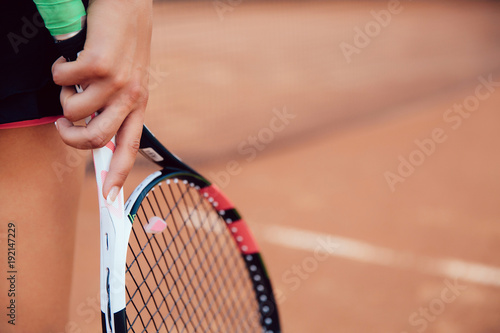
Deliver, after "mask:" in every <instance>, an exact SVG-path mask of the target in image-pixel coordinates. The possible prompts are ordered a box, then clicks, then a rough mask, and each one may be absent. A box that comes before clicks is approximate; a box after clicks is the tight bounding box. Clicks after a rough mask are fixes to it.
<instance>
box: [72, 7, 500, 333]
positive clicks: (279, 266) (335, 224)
mask: <svg viewBox="0 0 500 333" xmlns="http://www.w3.org/2000/svg"><path fill="white" fill-rule="evenodd" d="M499 17H500V3H498V2H494V1H490V2H479V1H469V2H462V1H460V2H457V1H455V2H451V1H449V2H447V1H418V2H417V1H413V2H412V1H404V0H402V1H400V2H387V1H371V2H361V1H307V2H306V1H272V2H265V1H250V0H242V1H225V0H220V1H162V2H156V3H155V17H154V20H155V23H154V36H153V57H152V62H151V85H150V89H151V98H150V104H149V108H148V111H147V116H146V124H148V126H149V127H150V128H151V129H152V131H153V132H154V133H156V135H157V136H158V137H159V139H160V140H161V141H162V142H164V143H165V144H166V145H167V147H168V148H169V149H171V150H172V151H173V152H175V153H176V154H177V155H179V156H181V157H182V158H183V159H184V160H185V161H186V162H188V164H191V165H193V166H194V167H195V169H198V170H200V171H201V172H202V173H203V174H205V175H207V176H208V177H209V178H212V180H213V181H214V182H215V183H217V184H218V185H219V187H221V188H223V189H224V191H225V192H226V193H227V194H228V196H229V197H231V198H232V199H233V201H234V202H235V204H236V206H237V207H239V210H240V211H241V212H242V213H243V215H244V216H245V218H246V220H247V221H248V223H249V224H250V226H251V227H252V229H253V230H254V233H255V236H256V238H257V240H258V242H259V244H260V246H261V250H262V253H263V255H264V258H265V260H266V263H267V267H268V269H269V273H270V275H271V279H272V282H273V284H274V287H275V289H276V293H277V295H276V296H277V298H278V302H279V306H280V309H279V310H280V312H281V320H282V326H283V329H284V332H286V333H302V332H321V333H333V332H346V333H366V332H370V333H382V332H384V333H386V332H393V333H417V332H418V333H422V332H428V333H470V332H475V333H494V332H500V259H499V258H500V255H499V254H500V224H499V222H500V153H499V146H500V132H499V130H498V128H499V124H500V112H499V111H500V89H499V88H500V25H499ZM89 165H90V164H89ZM154 170H155V169H154V167H153V166H151V165H149V164H148V163H147V162H146V161H145V159H143V158H142V157H139V158H138V160H137V165H136V168H135V169H134V171H133V174H132V175H131V176H130V177H129V179H128V181H127V186H126V195H127V194H128V193H130V192H131V191H132V190H133V188H134V187H135V186H136V185H137V184H138V183H139V182H140V180H141V179H142V178H144V176H145V175H147V174H149V173H150V172H152V171H154ZM93 177H94V176H93V174H92V170H91V167H90V166H89V169H88V172H87V181H86V182H85V188H84V195H83V202H82V203H81V207H82V209H81V214H80V216H79V221H78V223H79V226H78V238H77V244H76V246H77V247H76V263H75V268H74V270H75V271H74V290H73V295H72V309H71V310H72V323H70V325H69V326H68V330H67V332H99V331H100V315H99V305H98V290H99V286H98V285H99V283H98V275H99V260H98V258H99V253H98V251H99V245H98V239H99V236H98V234H99V231H98V225H99V223H98V221H99V216H98V208H97V198H96V194H95V192H96V188H95V182H94V180H93ZM83 207H85V209H83ZM150 333H152V332H150Z"/></svg>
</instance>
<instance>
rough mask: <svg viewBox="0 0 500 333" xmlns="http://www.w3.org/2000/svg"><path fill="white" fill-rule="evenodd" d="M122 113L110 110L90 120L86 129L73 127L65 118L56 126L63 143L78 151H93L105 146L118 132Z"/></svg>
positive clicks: (58, 121) (122, 116)
mask: <svg viewBox="0 0 500 333" xmlns="http://www.w3.org/2000/svg"><path fill="white" fill-rule="evenodd" d="M124 117H125V116H124V113H123V112H114V111H113V110H112V109H111V108H110V109H107V110H106V111H104V112H102V113H100V114H99V115H98V116H97V117H95V118H94V119H92V120H91V121H90V122H89V123H88V125H87V126H86V127H84V126H75V125H73V123H72V122H71V121H69V120H68V119H66V118H60V119H58V120H57V122H56V125H57V129H58V130H59V135H60V136H61V138H62V140H63V141H64V143H66V144H67V145H69V146H72V147H75V148H78V149H95V148H100V147H103V146H105V145H106V144H107V143H108V142H109V141H110V140H111V138H112V137H113V135H114V134H115V133H116V132H117V131H118V129H119V128H120V125H121V124H122V122H123V120H124Z"/></svg>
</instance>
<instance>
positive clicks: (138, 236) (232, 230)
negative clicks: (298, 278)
mask: <svg viewBox="0 0 500 333" xmlns="http://www.w3.org/2000/svg"><path fill="white" fill-rule="evenodd" d="M125 211H126V214H127V216H128V217H129V220H130V221H131V222H133V227H132V233H131V236H130V240H129V249H128V253H127V270H126V292H127V306H126V318H127V319H126V321H127V332H181V331H185V332H194V331H200V332H269V333H271V332H273V333H275V332H280V331H281V330H280V324H279V317H278V310H277V306H276V302H275V298H274V295H273V292H272V287H271V282H270V280H269V277H268V275H267V271H266V269H265V266H264V263H263V261H262V258H261V256H260V253H259V250H258V246H257V244H256V242H255V240H254V239H253V236H252V234H251V232H250V230H249V229H248V227H247V224H246V222H245V221H244V220H243V219H242V218H241V216H240V214H239V213H238V212H237V210H236V209H235V208H234V206H233V205H232V203H231V202H230V201H229V200H228V199H227V198H226V197H225V196H224V194H223V193H222V192H221V191H220V190H219V189H218V188H217V187H216V186H214V185H212V184H210V182H209V181H207V180H206V179H204V178H203V177H202V176H200V175H199V174H195V173H193V172H191V171H180V170H176V169H168V168H166V169H164V170H163V171H158V172H155V173H153V174H151V175H150V176H149V177H147V178H146V179H145V180H144V181H143V182H142V183H141V184H140V185H139V186H138V187H137V188H136V190H135V191H134V192H133V193H132V194H131V196H130V198H129V200H128V201H127V203H126V204H125ZM160 219H161V220H163V221H164V222H166V226H163V224H162V223H161V222H160V221H158V220H160ZM151 224H157V225H158V226H157V227H154V226H150V225H151ZM150 228H153V231H151V230H150ZM162 228H163V229H162Z"/></svg>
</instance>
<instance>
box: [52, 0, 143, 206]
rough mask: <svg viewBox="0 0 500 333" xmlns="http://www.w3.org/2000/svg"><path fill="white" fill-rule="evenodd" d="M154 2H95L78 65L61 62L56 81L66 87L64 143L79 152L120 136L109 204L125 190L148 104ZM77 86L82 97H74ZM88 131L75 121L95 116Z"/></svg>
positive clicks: (108, 183) (107, 191)
mask: <svg viewBox="0 0 500 333" xmlns="http://www.w3.org/2000/svg"><path fill="white" fill-rule="evenodd" d="M151 27H152V1H151V0H127V1H123V0H94V1H91V2H90V4H89V8H88V12H87V39H86V42H85V47H84V50H83V51H82V52H81V53H80V55H79V57H78V59H77V60H76V61H74V62H69V63H68V62H66V61H65V60H64V59H63V58H59V59H58V60H57V61H56V62H55V63H54V65H53V67H52V75H53V78H54V82H55V83H56V84H58V85H61V86H63V89H62V92H61V104H62V107H63V110H64V118H61V119H59V120H58V121H57V127H58V130H59V134H60V135H61V138H62V140H63V141H64V142H65V143H66V144H68V145H70V146H72V147H75V148H80V149H93V148H99V147H103V146H105V145H106V144H107V143H108V142H109V141H110V140H111V138H112V137H113V135H115V134H116V150H115V153H114V155H113V158H112V160H111V166H110V169H109V173H108V175H107V177H106V180H105V183H104V184H103V196H104V197H105V198H108V199H109V200H111V201H114V199H115V198H116V196H117V194H118V192H119V189H120V188H121V187H122V186H123V184H124V182H125V179H126V178H127V176H128V174H129V172H130V169H132V166H133V164H134V161H135V157H136V154H137V151H138V149H139V142H140V136H141V132H142V125H143V122H144V111H145V108H146V104H147V100H148V76H149V75H148V70H149V57H150V45H151ZM76 84H79V85H81V86H82V87H83V88H84V91H83V92H82V93H79V94H77V93H75V91H74V88H73V86H74V85H76ZM96 111H99V115H98V116H97V117H96V118H94V119H92V121H91V122H90V123H89V124H88V125H87V127H82V126H75V125H73V122H76V121H79V120H82V119H85V118H86V117H88V116H89V115H91V114H93V113H94V112H96Z"/></svg>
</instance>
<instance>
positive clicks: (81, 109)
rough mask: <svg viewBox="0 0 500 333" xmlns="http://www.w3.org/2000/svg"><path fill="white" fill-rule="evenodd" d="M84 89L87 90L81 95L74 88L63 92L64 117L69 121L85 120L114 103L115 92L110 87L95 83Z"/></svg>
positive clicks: (63, 89)
mask: <svg viewBox="0 0 500 333" xmlns="http://www.w3.org/2000/svg"><path fill="white" fill-rule="evenodd" d="M84 88H85V90H84V91H83V92H81V93H76V91H75V88H74V87H72V86H71V87H63V88H62V90H61V97H60V99H61V106H62V108H63V110H64V117H65V118H66V119H68V120H69V121H73V122H75V121H78V120H81V119H85V118H86V117H88V116H90V115H91V114H93V113H94V112H97V111H99V110H102V109H104V108H105V107H106V106H107V104H108V103H111V102H112V100H111V98H110V95H111V94H112V93H113V91H112V90H110V89H109V86H106V85H105V84H100V83H95V84H91V85H89V86H88V87H84ZM115 104H116V103H115ZM127 113H128V112H127Z"/></svg>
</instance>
